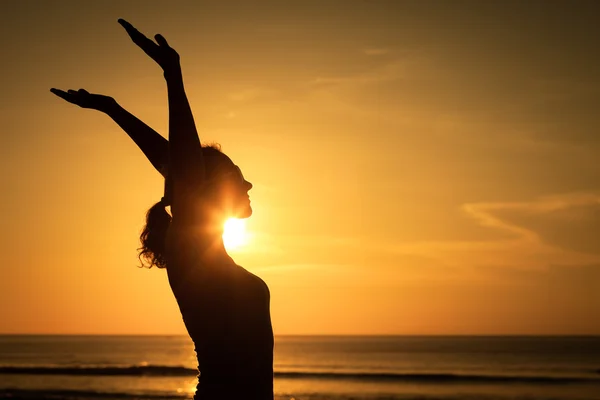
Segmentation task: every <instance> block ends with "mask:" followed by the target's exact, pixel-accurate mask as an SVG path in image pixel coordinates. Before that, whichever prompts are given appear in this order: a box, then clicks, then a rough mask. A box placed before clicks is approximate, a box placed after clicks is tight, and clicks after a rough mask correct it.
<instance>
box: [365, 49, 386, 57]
mask: <svg viewBox="0 0 600 400" xmlns="http://www.w3.org/2000/svg"><path fill="white" fill-rule="evenodd" d="M363 52H364V53H365V54H366V55H368V56H382V55H384V54H388V53H389V52H390V50H389V49H383V48H371V49H365V50H363Z"/></svg>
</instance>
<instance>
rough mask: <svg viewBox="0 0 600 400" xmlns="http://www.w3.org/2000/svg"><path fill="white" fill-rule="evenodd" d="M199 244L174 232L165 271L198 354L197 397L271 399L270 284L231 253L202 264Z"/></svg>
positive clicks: (171, 234)
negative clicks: (198, 249) (254, 273)
mask: <svg viewBox="0 0 600 400" xmlns="http://www.w3.org/2000/svg"><path fill="white" fill-rule="evenodd" d="M196 249H197V246H194V238H193V237H190V235H182V234H181V232H179V233H177V232H175V233H173V232H171V233H170V237H169V253H170V254H171V255H170V257H169V260H168V262H167V272H168V275H169V282H170V284H171V288H172V290H173V293H174V295H175V298H176V299H177V303H178V305H179V308H180V310H181V314H182V317H183V321H184V323H185V326H186V328H187V330H188V333H189V335H190V337H191V338H192V340H193V342H194V345H195V349H196V354H197V357H198V369H199V371H200V376H199V380H198V388H197V393H196V398H197V399H212V398H219V399H226V398H229V397H231V398H233V397H238V398H239V396H244V397H243V398H253V399H256V400H260V399H272V397H273V330H272V326H271V317H270V294H269V289H268V287H267V285H266V284H265V283H264V281H262V280H261V279H260V278H259V277H257V276H255V275H253V274H251V273H250V272H248V271H246V270H245V269H244V268H242V267H240V266H237V265H235V263H233V261H232V260H231V259H230V258H229V257H228V256H225V257H222V258H220V259H219V260H217V261H214V262H213V263H211V264H210V265H204V264H202V263H201V262H200V258H199V257H198V255H197V254H195V253H196V252H197V251H195V250H196Z"/></svg>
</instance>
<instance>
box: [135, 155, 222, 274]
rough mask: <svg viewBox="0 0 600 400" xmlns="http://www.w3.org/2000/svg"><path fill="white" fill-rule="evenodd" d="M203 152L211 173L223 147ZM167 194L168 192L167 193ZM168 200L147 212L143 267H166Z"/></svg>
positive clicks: (141, 258)
mask: <svg viewBox="0 0 600 400" xmlns="http://www.w3.org/2000/svg"><path fill="white" fill-rule="evenodd" d="M202 153H203V156H204V162H205V167H206V173H207V175H208V176H210V175H211V171H212V170H213V169H214V168H215V165H216V161H215V156H221V155H222V153H221V148H220V146H219V145H217V144H211V145H207V146H202ZM165 196H167V193H165ZM167 205H168V201H167V200H165V197H163V198H162V199H161V201H159V202H158V203H156V204H154V205H153V206H152V207H151V208H150V209H149V210H148V212H147V213H146V226H144V229H143V230H142V233H141V234H140V242H141V244H142V246H141V247H140V248H138V251H139V253H138V258H139V259H140V262H141V263H142V265H141V267H146V268H152V267H157V268H166V266H167V260H166V255H165V242H166V238H167V230H168V229H169V225H170V224H171V215H169V213H168V212H167V210H166V206H167Z"/></svg>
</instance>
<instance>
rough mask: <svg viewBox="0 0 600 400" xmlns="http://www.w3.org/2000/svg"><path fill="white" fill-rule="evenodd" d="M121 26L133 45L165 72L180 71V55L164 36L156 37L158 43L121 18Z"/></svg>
mask: <svg viewBox="0 0 600 400" xmlns="http://www.w3.org/2000/svg"><path fill="white" fill-rule="evenodd" d="M118 22H119V24H121V25H122V26H123V28H125V30H126V31H127V33H128V34H129V37H130V38H131V40H132V41H133V43H135V44H137V45H138V47H139V48H141V49H142V50H144V53H146V54H147V55H148V56H149V57H150V58H152V59H153V60H154V61H156V63H157V64H158V65H160V67H161V68H162V69H163V71H164V72H170V71H173V70H178V69H179V67H180V66H179V54H177V52H176V51H175V50H174V49H173V48H172V47H171V46H169V44H168V43H167V41H166V40H165V38H164V37H163V36H162V35H155V36H154V39H155V40H156V43H154V41H152V40H151V39H148V38H147V37H146V36H145V35H144V34H143V33H141V32H140V31H138V30H137V29H135V28H134V27H133V25H131V24H130V23H129V22H127V21H125V20H124V19H122V18H120V19H119V20H118ZM157 43H158V44H157Z"/></svg>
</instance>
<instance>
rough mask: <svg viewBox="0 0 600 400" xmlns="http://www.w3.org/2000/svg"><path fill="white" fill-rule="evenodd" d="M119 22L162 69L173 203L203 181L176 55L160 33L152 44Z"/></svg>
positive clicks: (199, 146)
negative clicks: (166, 107) (166, 108)
mask: <svg viewBox="0 0 600 400" xmlns="http://www.w3.org/2000/svg"><path fill="white" fill-rule="evenodd" d="M119 23H120V24H121V25H122V26H123V27H124V28H125V30H126V31H127V33H128V34H129V36H130V37H131V39H132V40H133V42H134V43H135V44H137V45H138V46H139V47H140V48H141V49H142V50H143V51H144V52H145V53H146V54H147V55H148V56H150V58H152V59H153V60H154V61H156V63H158V65H160V67H161V68H162V69H163V72H164V76H165V79H166V82H167V92H168V96H169V177H170V178H171V179H172V182H173V185H174V202H177V198H178V197H179V196H181V195H183V194H184V193H185V192H186V191H189V190H190V189H191V188H194V187H198V186H200V185H202V184H203V183H204V180H205V170H204V160H203V158H202V148H201V145H200V139H199V137H198V132H197V130H196V125H195V123H194V117H193V115H192V110H191V108H190V104H189V102H188V99H187V96H186V94H185V90H184V87H183V77H182V74H181V66H180V63H179V55H178V54H177V52H176V51H175V50H174V49H173V48H171V47H170V46H169V44H168V43H167V41H166V40H165V38H164V37H162V36H161V35H156V36H155V39H156V43H155V42H154V41H152V40H150V39H148V38H147V37H146V36H144V35H143V34H142V33H140V32H139V31H138V30H137V29H135V28H134V27H133V26H132V25H131V24H130V23H128V22H127V21H125V20H123V19H120V20H119Z"/></svg>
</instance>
